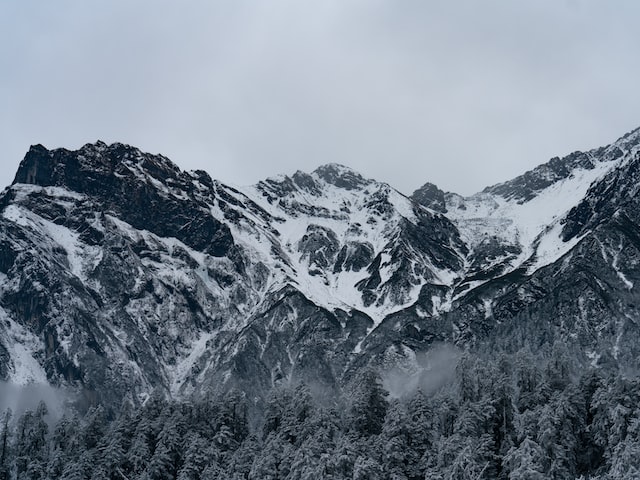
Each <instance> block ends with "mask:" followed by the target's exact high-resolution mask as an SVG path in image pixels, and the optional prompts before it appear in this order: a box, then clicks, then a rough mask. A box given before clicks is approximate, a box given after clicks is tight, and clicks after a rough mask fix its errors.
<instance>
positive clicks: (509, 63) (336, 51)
mask: <svg viewBox="0 0 640 480" xmlns="http://www.w3.org/2000/svg"><path fill="white" fill-rule="evenodd" d="M639 18H640V2H638V1H637V0H627V1H625V0H612V1H605V0H535V1H531V0H527V1H524V0H523V1H520V0H482V1H480V0H441V1H428V0H321V1H313V2H312V1H305V0H269V1H267V0H254V1H243V0H226V1H218V0H202V1H190V0H186V1H181V2H178V1H175V0H172V1H164V0H153V1H151V0H136V1H132V0H96V1H91V2H88V1H86V0H74V1H72V0H56V1H52V0H39V1H36V0H4V1H2V2H0V155H1V157H0V162H1V163H0V165H1V171H0V183H1V184H2V185H6V184H9V183H10V182H11V180H12V179H13V175H14V173H15V170H16V168H17V166H18V163H19V161H20V160H21V159H22V157H23V156H24V154H25V152H26V151H27V149H28V147H29V145H31V144H36V143H42V144H44V145H45V146H46V147H48V148H54V147H66V148H73V149H75V148H78V147H80V146H81V145H83V144H84V143H87V142H94V141H96V140H98V139H101V140H104V141H106V142H108V143H111V142H116V141H119V142H123V143H129V144H132V145H135V146H137V147H139V148H141V149H143V150H145V151H149V152H152V153H163V154H165V155H167V156H168V157H170V158H171V159H172V160H173V161H174V162H176V163H177V164H178V165H179V166H180V167H181V168H183V169H196V168H201V169H204V170H207V171H208V172H209V173H210V174H211V175H212V176H213V177H214V178H217V179H220V180H222V181H226V182H229V183H232V184H236V185H243V184H251V183H255V182H256V181H258V180H260V179H262V178H265V177H268V176H271V175H274V174H277V173H290V172H294V171H295V170H298V169H300V170H304V171H311V170H313V169H314V168H316V167H317V166H318V165H321V164H324V163H329V162H337V163H342V164H345V165H348V166H350V167H352V168H354V169H356V170H358V171H360V172H361V173H362V174H364V175H365V176H367V177H371V178H376V179H378V180H383V181H386V182H388V183H390V184H391V185H393V186H395V187H396V188H398V189H399V190H401V191H403V192H405V193H411V192H412V191H413V190H414V189H416V188H417V187H419V186H420V185H421V184H423V183H424V182H427V181H430V182H433V183H436V184H438V185H439V186H440V187H441V188H443V189H445V190H450V191H457V192H459V193H463V194H470V193H473V192H475V191H478V190H480V189H481V188H483V187H484V186H486V185H488V184H493V183H496V182H499V181H504V180H507V179H509V178H512V177H514V176H516V175H518V174H520V173H522V172H524V171H525V170H527V169H530V168H532V167H534V166H536V165H538V164H540V163H543V162H545V161H547V160H548V159H549V158H551V157H552V156H556V155H559V156H562V155H565V154H567V153H570V152H571V151H574V150H584V149H589V148H593V147H597V146H600V145H604V144H607V143H610V142H611V141H613V140H615V139H616V138H617V137H619V136H621V135H622V134H624V133H626V132H627V131H629V130H631V129H633V128H635V127H638V126H640V95H639V91H640V87H639V79H640V54H639V53H638V47H640V28H638V19H639Z"/></svg>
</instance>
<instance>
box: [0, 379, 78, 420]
mask: <svg viewBox="0 0 640 480" xmlns="http://www.w3.org/2000/svg"><path fill="white" fill-rule="evenodd" d="M70 400H71V395H70V394H69V393H68V392H66V391H64V390H63V389H59V388H54V387H52V386H50V385H44V384H35V383H33V384H28V385H16V384H15V383H7V382H0V414H2V413H4V412H6V411H7V410H8V409H11V412H12V413H13V418H14V419H16V418H18V417H20V415H22V414H23V413H24V412H26V411H27V410H35V409H36V408H37V407H38V404H39V403H40V402H41V401H43V402H44V403H45V404H46V405H47V410H48V412H49V413H48V415H47V421H48V423H50V424H53V423H55V422H57V421H58V419H60V417H62V415H63V414H64V412H65V408H66V407H67V405H68V404H69V402H70Z"/></svg>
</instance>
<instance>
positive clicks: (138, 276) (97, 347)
mask: <svg viewBox="0 0 640 480" xmlns="http://www.w3.org/2000/svg"><path fill="white" fill-rule="evenodd" d="M639 163H640V130H635V131H633V132H630V133H629V134H627V135H625V136H624V137H622V138H621V139H619V140H617V141H616V142H614V143H613V144H611V145H610V146H607V147H603V148H599V149H595V150H592V151H589V152H576V153H573V154H571V155H569V156H567V157H565V158H562V159H559V158H554V159H552V160H551V161H549V162H548V163H546V164H544V165H541V166H540V167H537V168H536V169H534V170H532V171H530V172H527V173H525V174H524V175H522V176H520V177H518V178H516V179H514V180H512V181H509V182H506V183H503V184H500V185H495V186H491V187H488V188H486V189H485V190H483V191H482V192H480V193H478V194H476V195H472V196H470V197H462V196H460V195H456V194H453V193H446V192H443V191H441V190H440V189H438V187H437V186H435V185H432V184H426V185H425V186H424V187H422V188H420V189H418V190H417V191H416V192H414V193H413V195H412V196H411V197H407V196H405V195H403V194H401V193H399V192H398V191H396V190H395V189H393V188H392V187H390V186H389V185H387V184H385V183H381V182H378V181H375V180H371V179H366V178H364V177H363V176H362V175H360V174H358V173H357V172H355V171H353V170H351V169H349V168H347V167H344V166H341V165H336V164H328V165H324V166H321V167H319V168H318V169H316V170H315V171H314V172H312V173H304V172H296V173H294V174H292V175H290V176H286V175H282V176H279V177H274V178H269V179H266V180H264V181H262V182H259V183H258V184H257V185H254V186H250V187H246V188H235V187H231V186H228V185H224V184H223V183H221V182H218V181H216V180H213V179H212V178H211V177H210V176H209V174H207V173H206V172H203V171H195V172H183V171H181V170H180V169H179V168H178V167H176V166H175V165H174V164H173V163H171V161H169V160H168V159H167V158H166V157H163V156H161V155H151V154H147V153H143V152H141V151H140V150H138V149H136V148H133V147H130V146H126V145H122V144H117V143H116V144H113V145H106V144H104V143H102V142H97V143H96V144H88V145H85V146H84V147H82V148H81V149H79V150H77V151H69V150H65V149H57V150H47V149H46V148H44V147H42V146H40V145H37V146H34V147H31V149H30V150H29V152H28V153H27V155H26V156H25V158H24V160H23V161H22V163H21V164H20V167H19V169H18V172H17V174H16V177H15V180H14V182H13V184H12V185H11V186H10V187H8V188H6V189H5V190H4V191H3V192H2V194H0V212H1V215H0V379H2V380H7V381H10V382H13V383H17V384H24V383H28V382H42V383H44V382H48V383H51V384H53V385H66V386H71V387H74V388H77V389H78V390H79V391H80V392H82V395H84V397H85V399H86V401H87V402H89V403H96V402H101V403H104V404H107V405H116V404H119V402H121V401H122V399H123V398H128V399H130V400H131V401H132V402H134V403H139V402H142V401H143V400H144V399H145V398H147V396H148V395H149V393H150V392H151V391H152V390H153V389H154V388H156V389H160V390H161V391H163V392H165V394H167V395H171V396H173V397H184V396H188V395H196V396H197V395H201V394H205V393H209V392H220V391H226V390H228V389H230V388H232V387H236V388H240V389H242V390H244V391H246V392H249V393H251V395H252V398H257V399H259V398H260V397H261V396H262V395H264V393H265V392H266V391H268V390H269V389H270V388H271V387H272V386H273V385H277V384H278V383H281V382H294V383H295V381H296V380H304V381H305V382H307V383H308V384H310V385H313V386H314V388H315V389H317V391H319V392H320V391H322V392H332V391H335V390H339V389H340V388H341V386H342V385H344V384H345V382H348V381H349V379H351V378H354V376H357V374H358V373H359V372H361V371H363V369H365V368H366V367H368V366H372V367H375V368H378V369H381V370H383V371H388V370H389V369H392V368H393V369H397V368H399V369H401V370H403V371H405V372H407V373H408V374H418V373H419V372H421V371H424V370H426V369H429V368H430V366H429V365H428V364H425V361H424V360H423V356H422V352H427V351H429V350H430V349H431V348H432V347H433V346H434V345H436V344H441V343H452V344H456V345H458V346H460V347H462V348H496V347H498V348H501V349H507V350H509V349H512V350H516V349H518V348H519V347H521V346H522V345H529V346H532V348H545V345H551V344H552V343H553V342H554V340H556V339H561V340H563V341H565V342H566V343H568V344H569V345H573V346H575V347H576V351H577V352H579V356H580V358H581V360H582V361H583V362H585V363H591V364H593V365H595V366H600V365H602V366H604V365H613V366H616V367H624V368H637V366H638V365H637V359H638V358H639V357H638V353H640V352H639V351H638V346H637V345H636V342H634V339H635V338H638V321H637V319H638V318H640V315H639V313H640V312H638V308H637V307H636V305H640V302H638V287H637V285H638V277H640V269H639V268H638V259H639V258H640V218H639V217H638V213H637V212H638V211H639V209H638V205H636V203H637V201H638V200H637V198H636V197H637V195H636V193H637V189H638V185H639V182H638V176H639V172H638V169H639V168H640V167H639ZM214 173H215V172H214Z"/></svg>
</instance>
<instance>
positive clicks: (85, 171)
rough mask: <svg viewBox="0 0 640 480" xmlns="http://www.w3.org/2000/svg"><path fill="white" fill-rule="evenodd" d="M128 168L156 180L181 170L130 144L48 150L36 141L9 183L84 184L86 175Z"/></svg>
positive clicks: (110, 172)
mask: <svg viewBox="0 0 640 480" xmlns="http://www.w3.org/2000/svg"><path fill="white" fill-rule="evenodd" d="M132 168H135V169H137V170H142V171H145V172H146V173H147V174H148V175H150V176H152V177H154V178H156V179H159V180H163V179H166V178H169V177H172V178H175V177H177V176H179V175H180V173H181V171H180V169H179V168H178V167H177V166H176V165H175V164H174V163H172V162H171V161H170V160H169V159H168V158H166V157H164V156H162V155H150V154H145V153H142V152H141V151H140V150H139V149H137V148H135V147H132V146H130V145H126V144H123V143H112V144H111V145H107V144H106V143H104V142H103V141H101V140H98V141H96V142H95V143H87V144H85V145H83V146H82V147H81V148H80V149H78V150H67V149H65V148H57V149H52V150H49V149H47V148H46V147H44V146H43V145H40V144H38V145H33V146H31V147H30V148H29V151H28V152H27V154H26V155H25V157H24V159H23V160H22V162H21V163H20V166H19V167H18V171H17V173H16V176H15V178H14V181H13V183H14V184H16V183H26V184H34V185H39V186H42V187H47V186H68V187H70V188H73V187H74V186H75V187H77V186H79V185H80V184H86V183H87V179H86V178H85V176H86V175H89V176H95V175H98V176H100V177H101V178H102V177H105V176H106V177H110V176H112V175H114V174H116V173H118V174H122V173H124V169H128V170H131V169H132Z"/></svg>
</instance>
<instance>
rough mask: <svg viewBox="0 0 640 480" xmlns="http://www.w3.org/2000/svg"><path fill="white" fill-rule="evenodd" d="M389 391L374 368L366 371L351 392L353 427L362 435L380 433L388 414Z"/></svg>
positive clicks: (350, 412)
mask: <svg viewBox="0 0 640 480" xmlns="http://www.w3.org/2000/svg"><path fill="white" fill-rule="evenodd" d="M388 395H389V394H388V392H387V391H386V390H385V389H384V388H383V386H382V381H381V379H380V376H379V375H378V374H377V373H376V372H374V371H373V370H367V371H365V372H364V373H363V374H362V376H361V377H360V378H359V379H358V381H357V383H356V384H355V388H354V389H353V393H352V394H351V398H350V399H349V400H350V402H351V403H350V408H349V418H350V424H351V427H352V428H353V430H354V431H355V432H357V433H358V434H359V435H362V436H369V435H378V434H380V433H381V432H382V425H383V424H384V419H385V416H386V414H387V408H388V407H389V402H388V401H387V396H388Z"/></svg>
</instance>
